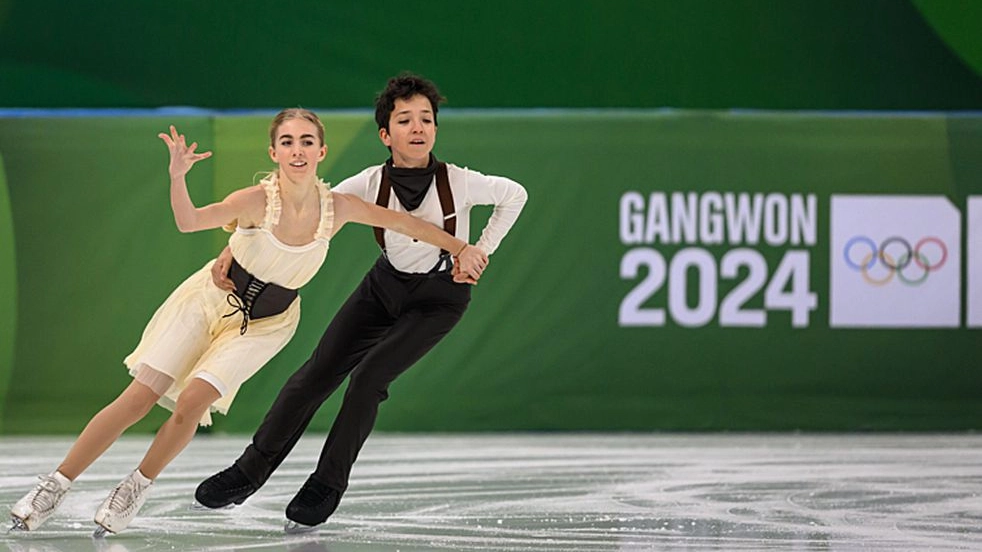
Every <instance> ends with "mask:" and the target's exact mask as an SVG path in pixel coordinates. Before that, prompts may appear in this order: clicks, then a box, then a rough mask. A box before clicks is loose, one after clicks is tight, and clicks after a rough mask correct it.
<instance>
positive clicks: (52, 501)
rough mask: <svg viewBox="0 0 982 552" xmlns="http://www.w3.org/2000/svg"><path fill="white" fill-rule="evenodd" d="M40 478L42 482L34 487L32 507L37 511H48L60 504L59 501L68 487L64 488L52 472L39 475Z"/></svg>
mask: <svg viewBox="0 0 982 552" xmlns="http://www.w3.org/2000/svg"><path fill="white" fill-rule="evenodd" d="M38 479H40V480H41V482H40V483H38V485H37V487H35V489H34V497H33V498H32V499H31V507H32V508H34V510H35V511H37V512H47V511H48V510H52V509H54V508H56V507H57V506H58V502H59V501H60V499H61V497H62V496H63V495H64V494H65V492H66V491H67V489H62V488H61V484H59V483H58V480H57V479H55V478H54V476H52V475H50V474H46V475H39V476H38Z"/></svg>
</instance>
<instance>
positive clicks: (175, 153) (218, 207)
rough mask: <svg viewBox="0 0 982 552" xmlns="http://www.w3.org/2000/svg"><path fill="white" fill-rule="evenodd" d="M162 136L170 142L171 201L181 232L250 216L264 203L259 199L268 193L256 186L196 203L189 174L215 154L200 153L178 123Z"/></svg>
mask: <svg viewBox="0 0 982 552" xmlns="http://www.w3.org/2000/svg"><path fill="white" fill-rule="evenodd" d="M158 136H159V137H160V139H161V140H163V141H164V143H165V144H167V149H168V150H169V151H170V167H169V172H170V204H171V209H173V211H174V221H175V222H176V223H177V228H178V230H180V231H181V232H197V231H198V230H208V229H211V228H218V227H220V226H223V225H225V224H227V223H228V222H229V221H230V220H235V219H237V218H243V217H244V218H246V219H248V218H250V217H248V215H247V214H248V213H249V211H250V210H254V209H255V208H257V207H260V208H261V207H262V206H261V205H260V204H259V203H258V201H259V200H261V201H262V202H263V205H264V204H265V200H266V198H265V194H264V193H263V192H262V190H258V192H259V193H257V190H256V189H255V188H256V187H255V186H254V187H252V188H246V189H243V190H237V191H235V192H232V193H231V194H229V195H228V197H226V198H225V199H223V200H222V201H220V202H218V203H212V204H210V205H206V206H204V207H200V208H199V207H195V206H194V203H193V202H192V201H191V196H190V195H189V194H188V188H187V181H186V179H185V177H186V176H187V173H188V171H190V170H191V167H193V166H194V164H195V163H197V162H198V161H201V160H202V159H207V158H209V157H211V152H210V151H206V152H202V153H196V152H195V149H197V147H198V143H197V142H193V143H191V145H190V146H188V145H187V143H186V140H185V138H184V135H183V134H178V132H177V129H176V128H174V125H171V127H170V134H166V133H163V132H161V133H160V134H159V135H158Z"/></svg>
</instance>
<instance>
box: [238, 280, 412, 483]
mask: <svg viewBox="0 0 982 552" xmlns="http://www.w3.org/2000/svg"><path fill="white" fill-rule="evenodd" d="M363 287H364V286H363ZM366 293H368V292H367V290H363V289H359V291H357V292H356V293H355V294H354V295H352V297H350V298H349V299H348V301H347V302H345V304H344V305H343V306H342V307H341V310H340V311H338V314H337V315H336V316H335V317H334V319H333V320H332V321H331V323H330V324H329V325H328V327H327V329H326V330H325V331H324V335H323V336H321V340H320V342H319V343H318V345H317V348H316V349H315V350H314V353H313V354H312V355H311V357H310V358H309V359H308V360H307V362H305V363H304V365H303V366H301V367H300V369H299V370H297V371H296V372H295V373H294V374H293V375H292V376H290V378H289V379H288V380H287V382H286V384H285V385H284V386H283V388H282V389H281V390H280V392H279V394H278V395H277V397H276V400H275V401H274V402H273V405H272V406H271V407H270V409H269V411H268V412H267V413H266V416H265V418H264V419H263V422H262V424H261V425H260V426H259V428H258V429H257V430H256V433H255V434H254V435H253V439H252V444H250V445H249V446H248V447H247V448H246V450H245V452H243V454H242V456H240V457H239V459H238V460H236V461H235V463H236V465H237V466H238V467H239V468H240V469H242V471H243V473H245V475H246V477H247V478H248V479H249V480H250V481H251V482H252V483H253V484H254V485H256V487H257V488H258V487H261V486H262V485H263V484H264V483H265V482H266V480H267V479H268V478H269V476H270V475H271V474H272V473H273V472H274V471H275V470H276V468H277V467H279V465H280V463H282V462H283V460H284V459H285V458H286V456H287V455H288V454H289V453H290V451H291V450H293V447H294V445H296V443H297V441H298V440H299V439H300V436H301V435H303V432H304V431H305V430H306V429H307V425H308V424H309V423H310V420H311V419H312V418H313V417H314V414H316V413H317V410H318V409H319V408H320V406H321V405H322V404H323V403H324V401H325V400H327V398H328V397H329V396H330V395H331V394H332V393H333V392H334V391H335V390H336V389H337V388H338V387H339V386H340V385H341V383H342V382H343V381H344V378H345V377H346V376H347V375H348V373H349V372H351V370H352V368H354V367H355V366H356V365H357V364H358V362H359V361H360V360H361V359H362V358H363V357H364V356H365V354H366V353H367V352H368V351H369V350H370V349H371V348H372V346H373V345H374V344H375V343H377V342H378V340H379V339H381V338H382V337H383V336H384V335H385V332H386V331H387V330H388V328H389V325H390V324H391V322H392V317H391V316H390V315H389V314H388V313H387V312H386V311H385V309H383V308H381V306H380V305H379V304H378V302H377V301H375V300H374V299H373V298H372V297H371V296H370V295H366Z"/></svg>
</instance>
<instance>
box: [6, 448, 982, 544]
mask: <svg viewBox="0 0 982 552" xmlns="http://www.w3.org/2000/svg"><path fill="white" fill-rule="evenodd" d="M323 438H324V436H323V435H308V436H305V437H304V438H303V439H302V440H301V442H300V443H299V444H298V446H297V448H296V449H295V450H294V452H293V454H292V455H291V456H290V457H289V458H288V459H287V461H286V462H285V463H284V464H283V466H282V467H281V468H280V470H279V471H277V473H276V474H275V475H274V476H273V478H272V479H270V481H269V482H268V483H267V485H266V486H265V487H263V488H262V489H261V490H260V491H259V492H258V493H256V494H255V495H253V496H252V497H251V498H249V499H248V500H247V501H246V502H245V504H243V505H242V506H239V507H236V508H233V509H227V510H219V511H209V510H205V511H201V510H192V509H190V505H191V502H192V496H193V493H194V488H195V486H196V485H197V484H198V482H199V481H201V480H202V479H204V478H205V477H207V476H209V475H211V474H212V473H214V472H216V471H218V470H220V469H222V468H224V467H226V466H227V465H229V464H230V463H231V462H232V461H233V460H234V459H235V458H236V457H237V456H238V454H239V453H240V452H241V451H242V449H243V448H245V446H246V445H247V444H248V437H247V436H213V435H206V436H198V437H196V438H195V439H194V441H192V443H191V445H190V446H189V447H188V449H187V450H185V451H184V453H183V454H182V455H181V456H180V457H178V459H177V460H176V461H175V462H174V463H173V464H172V465H171V466H170V467H169V468H168V469H167V471H165V472H164V474H163V475H162V476H161V477H160V478H159V479H158V480H157V481H156V483H155V484H154V487H153V489H152V492H151V495H150V498H149V500H148V501H147V504H146V505H145V506H144V508H143V510H142V511H141V512H140V514H139V516H137V518H136V520H134V522H133V524H132V525H131V526H130V527H129V529H127V530H126V531H124V532H122V533H120V534H119V535H112V536H109V537H107V538H105V539H102V540H93V539H92V538H91V533H92V530H93V523H92V515H93V514H94V512H95V508H96V507H97V506H98V504H99V503H100V502H101V500H102V499H103V498H104V496H105V494H106V493H108V492H109V490H110V489H111V488H112V486H113V485H115V484H116V483H117V482H118V480H119V478H120V477H122V475H124V474H125V473H126V472H127V471H129V470H131V469H133V468H134V467H135V466H136V465H137V463H138V462H139V460H140V458H141V457H142V456H143V453H144V451H145V449H146V447H147V446H148V444H149V437H125V438H124V439H122V440H121V441H119V442H118V443H116V445H114V446H113V448H112V449H110V451H109V452H108V453H107V454H106V455H105V456H104V457H103V458H101V459H100V460H99V461H98V462H97V463H96V464H94V465H93V466H92V467H91V468H90V469H89V471H88V472H86V473H85V474H83V475H82V477H80V478H79V479H78V480H77V481H76V483H75V486H74V487H73V489H72V491H71V492H70V493H69V495H68V497H67V498H66V499H65V502H64V503H63V505H62V507H61V509H60V510H59V512H58V513H56V514H55V516H54V517H52V518H51V520H49V521H48V523H47V524H45V525H44V526H43V527H42V528H41V529H39V530H38V531H35V532H32V533H6V534H3V536H2V538H0V543H2V545H0V550H2V549H3V547H6V548H7V549H9V550H11V551H24V552H27V551H34V552H42V551H45V552H47V551H51V552H55V551H61V552H69V551H75V550H85V551H90V550H95V551H106V552H136V551H144V550H242V551H256V552H266V551H278V550H290V551H297V552H349V551H359V552H360V551H378V552H392V551H401V552H415V551H422V550H485V551H502V552H511V551H530V552H531V551H536V552H539V551H567V550H568V551H577V552H589V551H637V550H665V551H675V550H685V551H694V550H720V551H722V550H726V551H731V550H755V551H768V550H795V551H799V550H801V551H819V550H821V551H840V550H841V551H851V550H872V551H890V552H905V551H918V552H922V551H927V550H982V436H977V435H971V434H963V435H921V434H894V435H869V434H853V435H799V434H773V435H772V434H767V435H756V434H692V435H688V434H685V435H679V434H615V435H603V434H517V435H511V434H507V435H506V434H488V435H484V434H468V435H454V434H449V435H406V434H375V435H373V436H372V437H371V438H370V439H369V441H368V443H367V445H366V447H365V449H364V450H363V451H362V454H361V457H360V459H359V461H358V463H357V464H356V466H355V470H354V473H353V474H352V480H351V482H350V486H349V489H348V492H347V493H346V494H345V496H344V498H343V500H342V502H341V506H340V508H339V509H338V511H337V512H336V513H335V515H334V516H332V517H331V518H330V519H329V520H328V523H326V524H324V525H323V526H322V527H321V528H320V530H319V531H316V532H314V533H310V534H306V535H287V534H285V533H284V532H283V523H284V521H285V518H284V515H283V510H284V508H285V507H286V504H287V503H288V502H289V501H290V499H291V498H292V496H293V493H295V492H296V491H297V489H299V487H300V485H302V484H303V481H304V480H305V479H306V477H307V474H308V473H309V472H310V471H312V470H313V467H314V465H315V463H316V459H317V455H318V454H319V452H320V448H321V445H322V443H323ZM70 445H71V439H69V438H41V437H38V438H24V437H18V438H12V437H6V438H0V499H2V502H3V504H4V506H3V507H4V508H8V509H9V507H10V506H11V505H13V503H14V502H15V501H16V500H17V499H18V498H20V496H21V495H23V494H24V493H26V492H27V491H28V490H29V489H30V488H31V487H32V486H33V485H34V483H35V482H36V481H37V479H36V477H37V474H39V473H42V472H47V471H50V470H51V469H53V468H54V467H55V466H57V464H58V462H59V461H60V459H61V457H62V455H64V453H65V452H66V451H67V450H68V447H69V446H70Z"/></svg>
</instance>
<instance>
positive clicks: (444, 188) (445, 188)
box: [374, 162, 457, 256]
mask: <svg viewBox="0 0 982 552" xmlns="http://www.w3.org/2000/svg"><path fill="white" fill-rule="evenodd" d="M391 192H392V181H391V180H389V171H387V170H386V167H385V166H384V165H383V166H382V182H381V183H380V184H379V188H378V197H376V198H375V204H376V205H380V206H382V207H386V208H388V206H389V194H390V193H391ZM436 193H437V195H439V196H440V207H441V208H442V209H443V230H444V231H445V232H446V233H448V234H450V235H451V236H455V235H457V213H456V211H455V210H454V205H453V192H451V191H450V178H449V177H448V176H447V164H446V163H443V162H439V163H437V167H436ZM374 229H375V241H377V242H378V246H379V247H381V248H382V251H385V230H384V229H383V228H379V227H378V226H376V227H374ZM447 254H448V252H447V251H446V250H443V249H441V250H440V255H441V256H442V255H447Z"/></svg>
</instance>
